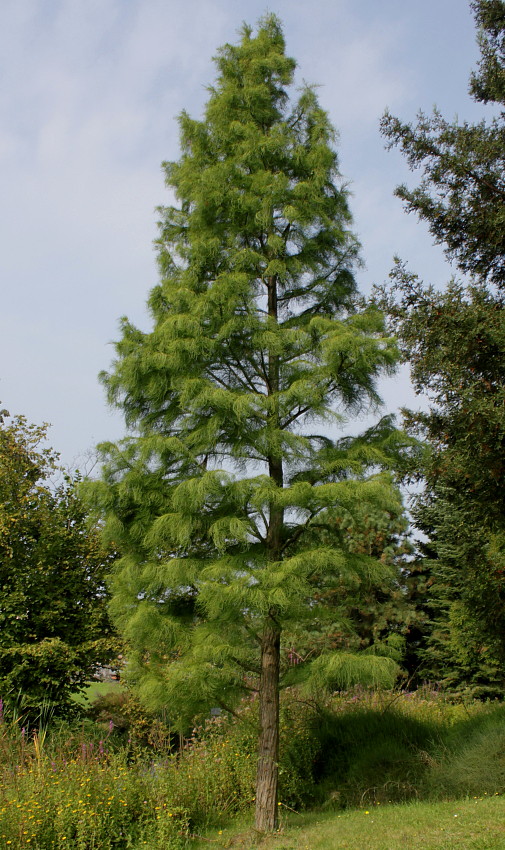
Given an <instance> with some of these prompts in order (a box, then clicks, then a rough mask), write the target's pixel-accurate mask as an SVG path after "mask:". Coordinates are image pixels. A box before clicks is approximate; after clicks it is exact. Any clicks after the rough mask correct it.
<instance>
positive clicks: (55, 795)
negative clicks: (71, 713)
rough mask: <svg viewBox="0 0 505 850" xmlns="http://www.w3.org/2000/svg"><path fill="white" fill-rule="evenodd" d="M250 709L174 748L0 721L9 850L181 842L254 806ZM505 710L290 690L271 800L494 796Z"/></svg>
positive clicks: (120, 849)
mask: <svg viewBox="0 0 505 850" xmlns="http://www.w3.org/2000/svg"><path fill="white" fill-rule="evenodd" d="M257 709H258V700H257V699H252V700H250V699H249V700H247V701H245V702H243V703H242V704H241V706H240V707H239V710H238V712H237V716H236V717H233V718H231V717H226V716H224V715H223V716H221V717H218V718H215V719H213V720H211V721H207V722H206V723H205V724H203V725H202V726H199V727H195V728H194V729H193V732H192V735H191V737H190V738H189V739H186V741H185V743H184V746H183V747H182V749H180V751H179V752H178V753H177V754H174V753H173V752H171V750H170V745H169V744H167V739H165V740H161V739H157V741H155V742H152V743H151V745H150V746H149V748H148V749H147V748H139V747H138V746H137V744H135V743H134V742H133V741H130V742H127V741H126V739H125V738H122V737H121V736H118V735H117V734H116V731H115V730H114V731H113V732H112V733H110V731H109V728H108V723H106V724H105V728H104V727H103V725H102V723H101V722H99V723H91V722H90V721H86V722H84V723H82V724H81V723H80V724H75V723H74V724H69V723H64V722H59V721H58V722H56V723H54V724H52V726H51V727H50V729H49V730H48V731H47V733H46V732H40V731H39V732H38V733H35V734H33V735H27V734H26V733H23V732H22V730H21V725H20V724H19V723H18V722H11V723H7V722H5V720H2V721H0V839H1V840H2V842H3V844H5V845H6V842H7V841H11V843H12V846H15V847H20V848H24V847H26V848H28V847H30V846H39V847H44V848H45V847H52V846H53V844H54V847H55V848H58V850H62V848H64V847H69V846H72V847H76V848H78V850H92V848H97V847H100V848H102V847H103V848H106V850H112V848H117V850H126V848H128V847H132V846H134V847H139V848H140V847H144V846H147V847H150V848H151V850H165V848H170V850H175V848H183V847H186V846H192V844H190V842H189V840H188V835H189V834H192V835H194V834H195V833H196V834H201V832H202V831H204V830H206V829H207V828H209V827H214V828H216V829H219V830H221V831H224V830H225V829H226V827H227V825H228V824H229V823H230V821H231V820H232V819H233V818H234V817H235V816H236V815H240V814H241V813H246V812H248V811H249V810H250V808H251V806H252V804H253V798H254V781H255V763H254V762H255V749H256V732H255V723H254V719H255V716H256V714H257ZM503 714H504V712H503V706H497V705H483V704H482V703H478V704H471V703H468V704H466V705H463V704H461V703H460V704H453V703H449V702H448V701H447V700H445V699H444V698H443V697H441V696H440V695H437V694H431V693H429V694H428V693H424V694H423V693H421V692H417V693H414V694H396V695H395V696H393V697H392V696H391V694H385V693H384V692H382V693H381V692H372V691H364V690H362V691H357V692H354V693H352V692H351V693H348V694H340V695H338V696H336V697H333V698H332V699H327V700H325V701H324V704H323V703H321V702H316V701H313V700H306V699H305V698H303V697H302V695H301V694H300V693H299V692H297V691H295V690H291V691H288V692H286V693H284V694H283V698H282V701H281V711H280V720H281V739H282V741H283V746H282V748H281V753H282V755H281V761H280V782H281V791H280V802H281V806H280V807H279V808H280V809H281V811H283V812H285V811H286V810H288V811H289V809H292V808H295V809H297V810H300V809H302V808H303V807H305V806H307V805H309V806H310V805H313V804H314V803H317V804H322V806H323V808H330V809H337V810H338V811H339V812H340V813H342V809H343V808H348V807H352V806H359V807H361V812H362V814H363V807H365V808H366V809H370V810H372V806H374V807H378V806H379V805H380V807H381V808H382V806H384V805H385V804H387V803H388V802H391V801H392V802H400V801H402V800H405V799H408V798H410V797H419V799H423V798H430V799H445V798H447V797H450V798H456V797H457V796H459V795H463V796H465V795H468V796H470V797H482V796H483V795H485V794H489V795H491V794H495V793H497V792H498V793H503V791H504V790H505V789H504V784H503V775H504V765H503V746H502V745H503V730H504V717H503ZM152 720H153V719H152V718H151V721H152ZM393 809H396V807H393ZM373 811H374V813H375V812H377V811H378V809H377V808H374V809H373ZM298 817H300V815H298ZM319 817H321V812H320V813H319ZM223 840H224V836H223ZM6 846H7V845H6ZM9 846H11V845H9ZM251 846H252V845H251ZM302 846H303V845H302Z"/></svg>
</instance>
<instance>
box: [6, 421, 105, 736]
mask: <svg viewBox="0 0 505 850" xmlns="http://www.w3.org/2000/svg"><path fill="white" fill-rule="evenodd" d="M8 417H9V415H8V413H7V411H5V410H4V411H2V412H1V414H0V695H1V696H2V697H3V700H4V702H19V700H21V709H22V713H23V716H25V717H27V718H28V719H30V720H35V719H36V717H37V715H38V714H39V712H40V710H41V706H44V708H45V710H46V711H48V712H49V714H51V713H53V714H61V713H63V712H65V713H66V712H68V710H69V709H71V708H72V706H74V708H75V703H73V702H72V699H71V697H72V694H75V693H76V692H78V691H79V690H80V689H81V688H82V687H83V686H84V685H85V684H86V682H87V680H88V679H89V677H90V676H91V675H92V673H93V672H94V670H95V668H96V666H97V665H98V664H100V663H106V662H108V661H110V659H111V657H112V656H113V655H114V642H113V641H112V636H113V630H112V626H111V624H110V621H109V619H108V615H107V611H106V602H107V592H106V588H105V584H104V581H105V574H106V572H107V570H108V569H109V566H110V563H111V560H112V554H111V553H110V552H108V553H107V552H104V549H103V546H102V544H101V542H100V539H99V535H98V531H97V529H91V530H89V529H88V528H87V525H86V522H87V516H86V513H85V510H84V507H83V505H82V503H81V501H80V500H79V498H78V497H77V495H76V492H75V488H74V485H73V482H72V481H70V480H69V479H67V480H66V481H64V482H63V483H61V484H60V485H59V486H57V487H51V486H50V481H49V479H50V476H51V475H56V474H57V472H58V471H59V470H58V466H57V461H58V456H57V455H56V453H55V452H53V451H52V450H51V449H49V448H43V444H44V441H45V438H46V431H47V429H46V427H45V426H40V427H37V426H34V425H28V424H27V422H26V420H25V419H24V417H21V416H19V417H16V418H14V419H11V420H10V421H9V418H8ZM116 652H117V649H116Z"/></svg>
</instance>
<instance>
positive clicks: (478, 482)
mask: <svg viewBox="0 0 505 850" xmlns="http://www.w3.org/2000/svg"><path fill="white" fill-rule="evenodd" d="M472 8H473V10H474V13H475V17H476V22H477V25H478V27H479V35H478V39H479V44H480V48H481V60H480V65H479V69H478V71H477V72H476V73H475V74H473V75H472V77H471V84H470V92H471V94H472V95H473V96H474V98H475V99H476V100H479V101H483V102H485V103H491V104H494V105H495V106H498V107H502V106H503V104H504V103H505V3H504V2H502V0H478V2H474V3H472ZM503 118H504V113H503V111H500V112H498V114H495V116H494V117H493V118H492V119H491V120H489V121H481V122H480V123H478V124H469V123H464V124H459V123H457V122H453V123H448V122H447V121H445V120H444V119H443V118H442V116H441V115H440V114H439V113H438V112H434V114H433V116H431V117H429V116H425V115H423V114H421V115H420V117H419V119H418V122H417V125H415V126H413V125H410V124H404V123H402V122H400V121H399V120H398V119H397V118H394V117H392V116H391V115H386V116H385V117H384V119H383V122H382V130H383V133H384V135H385V136H386V138H387V139H388V141H389V144H390V145H398V146H399V147H400V149H401V150H402V151H403V152H404V154H405V155H406V157H407V159H408V161H409V163H410V165H411V166H412V167H413V168H421V169H422V171H423V179H422V181H421V184H420V186H419V187H418V188H415V189H408V188H407V187H406V186H400V187H399V188H398V189H397V194H398V196H399V197H400V198H402V199H403V200H404V201H405V205H406V209H407V210H408V211H414V212H416V213H417V214H418V215H419V217H420V218H422V219H423V220H424V221H426V222H427V223H428V226H429V228H430V230H431V232H432V233H433V235H434V237H435V239H436V240H437V241H438V242H441V243H442V244H444V245H445V248H446V251H447V254H448V256H449V257H450V258H451V259H452V260H453V261H454V263H455V264H456V266H457V267H458V268H459V269H460V270H461V271H462V272H465V273H467V274H468V275H469V276H470V282H469V283H468V284H467V285H464V284H462V283H457V282H454V281H453V282H452V283H451V284H450V285H449V286H448V288H447V289H446V290H445V291H444V292H440V291H437V290H436V289H434V288H433V287H426V286H423V284H422V283H421V282H420V281H419V280H417V278H416V277H415V275H412V274H410V273H409V272H408V271H407V269H406V268H405V267H404V266H403V265H402V264H401V263H397V266H396V268H395V270H394V272H393V274H392V279H393V285H392V287H391V289H390V290H389V292H388V293H383V295H384V298H383V300H382V306H383V307H385V309H386V310H387V311H388V312H389V315H390V318H391V320H392V326H393V329H394V331H395V332H396V333H397V335H398V337H399V339H400V343H401V347H402V349H403V354H404V356H405V358H406V359H408V360H409V361H410V364H411V374H412V380H413V383H414V387H415V388H416V390H417V391H418V392H420V393H425V394H427V395H428V396H429V398H430V401H431V403H430V408H429V411H428V412H427V413H415V414H414V413H412V412H408V413H407V425H408V428H409V430H410V431H411V432H412V433H416V434H417V435H421V436H422V437H423V438H424V439H426V440H427V441H428V444H429V446H430V449H431V451H430V452H429V454H428V455H427V456H426V461H425V464H424V467H423V469H422V475H423V476H424V479H425V482H426V491H425V493H424V495H423V496H422V497H420V498H419V499H418V502H417V510H416V518H417V522H418V524H419V526H420V527H421V528H422V529H423V530H424V532H425V533H427V534H429V536H430V548H431V550H432V556H434V557H432V559H431V566H430V567H429V569H431V570H432V579H433V581H432V583H431V589H430V597H431V601H430V604H431V606H432V615H433V618H434V620H433V626H434V631H433V635H432V638H431V639H430V641H429V650H428V658H427V663H428V668H429V669H430V670H431V671H432V672H433V671H434V670H435V669H438V671H439V676H440V678H442V679H446V680H447V681H449V682H450V683H451V685H454V684H456V683H458V684H459V685H461V684H463V683H465V682H468V680H469V677H470V678H471V679H473V680H474V684H475V685H476V687H478V688H482V687H483V686H484V682H483V676H484V678H486V677H487V681H488V684H489V685H490V686H491V687H494V688H496V687H497V686H498V687H500V688H503V685H504V684H505V682H504V677H503V675H502V674H500V675H499V676H498V680H497V678H496V675H494V674H493V675H492V676H491V679H489V676H490V672H489V671H490V670H491V668H493V669H495V670H499V669H501V670H503V659H504V656H505V642H504V640H503V635H505V580H504V574H503V556H504V553H503V540H504V537H503V532H504V516H505V512H504V508H505V504H504V497H503V475H504V471H505V465H504V462H505V454H504V448H505V417H504V411H505V385H504V375H505V313H504V295H505V276H504V271H505V266H504V245H505V243H504V233H505V230H504V221H505V205H504V200H505V180H504V173H505V172H504V164H505V163H504V160H505V126H504V121H503ZM462 624H465V625H464V627H462ZM435 645H436V646H435ZM456 646H457V647H459V651H458V652H456V651H455V647H456ZM443 647H445V649H443ZM435 657H436V659H437V661H436V664H434V662H435ZM458 658H459V659H460V660H461V659H463V658H465V659H466V661H465V663H464V664H460V662H459V661H458ZM470 658H471V659H473V660H472V662H471V664H470V666H469V659H470ZM479 659H481V660H482V665H480V663H479ZM445 665H447V666H445ZM458 665H459V666H458ZM470 667H471V668H472V669H473V673H472V674H471V675H470ZM484 668H485V669H486V670H487V673H486V674H485V675H484V673H483V671H484ZM458 670H459V672H458Z"/></svg>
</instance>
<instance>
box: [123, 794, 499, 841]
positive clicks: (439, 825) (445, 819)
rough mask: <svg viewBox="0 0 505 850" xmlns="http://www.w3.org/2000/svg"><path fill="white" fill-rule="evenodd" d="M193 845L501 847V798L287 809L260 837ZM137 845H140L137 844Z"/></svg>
mask: <svg viewBox="0 0 505 850" xmlns="http://www.w3.org/2000/svg"><path fill="white" fill-rule="evenodd" d="M191 847H192V850H204V848H209V847H214V848H215V850H221V848H233V850H255V848H261V850H456V848H457V850H504V848H505V797H498V796H495V797H485V796H484V797H480V798H477V799H471V800H458V801H455V802H444V803H426V802H424V803H406V804H403V805H394V806H382V807H381V806H375V807H373V808H370V809H358V810H356V809H354V810H352V811H346V812H341V813H340V814H338V813H324V814H316V813H304V814H301V815H296V814H288V816H287V817H286V818H285V822H284V823H283V825H282V828H281V830H280V832H279V833H278V834H276V835H273V836H268V837H263V838H262V837H260V836H258V835H257V833H255V832H254V831H253V830H251V829H240V826H235V827H234V828H233V827H229V828H225V829H223V830H222V832H221V833H219V832H213V833H208V834H207V835H206V836H205V840H197V839H195V840H194V841H193V842H192V844H191ZM139 850H140V848H139Z"/></svg>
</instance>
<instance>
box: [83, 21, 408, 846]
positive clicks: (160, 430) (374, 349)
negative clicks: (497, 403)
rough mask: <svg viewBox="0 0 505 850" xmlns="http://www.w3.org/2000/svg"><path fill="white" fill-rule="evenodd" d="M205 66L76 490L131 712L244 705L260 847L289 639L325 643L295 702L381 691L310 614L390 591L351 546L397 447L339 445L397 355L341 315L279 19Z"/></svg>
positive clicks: (315, 166) (340, 256)
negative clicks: (357, 682)
mask: <svg viewBox="0 0 505 850" xmlns="http://www.w3.org/2000/svg"><path fill="white" fill-rule="evenodd" d="M216 64H217V68H218V76H217V81H216V83H215V85H214V86H213V87H212V88H210V95H209V100H208V103H207V106H206V110H205V116H204V119H203V120H202V121H197V120H193V119H192V118H190V117H189V116H188V115H187V114H185V113H184V114H183V115H182V116H181V118H180V128H181V147H182V155H181V157H180V159H179V160H178V161H177V162H170V163H165V165H164V167H165V171H166V181H167V185H168V186H169V187H170V188H171V189H173V190H174V192H175V195H176V198H177V200H178V203H177V205H176V206H169V207H166V208H163V209H162V210H161V223H160V237H159V242H158V250H159V265H160V270H161V281H160V283H159V285H158V286H156V287H155V288H154V289H153V290H152V292H151V295H150V299H149V305H150V310H151V315H152V321H153V327H152V330H151V331H149V332H148V333H143V332H141V331H140V330H138V329H137V328H135V327H133V326H132V325H131V324H130V323H129V322H128V321H127V320H124V321H123V324H122V337H121V339H120V341H119V342H118V343H117V345H116V349H117V359H116V361H115V363H114V365H113V368H112V369H111V371H110V373H108V374H105V375H104V376H103V380H104V383H105V385H106V387H107V391H108V395H109V400H110V401H111V402H112V403H113V404H114V405H117V406H118V407H119V408H120V409H121V410H122V411H123V412H124V415H125V418H126V422H127V424H128V426H129V428H130V429H131V435H130V436H129V437H127V438H126V439H125V440H123V441H122V442H121V443H119V444H116V445H113V444H107V445H104V446H103V447H102V449H103V453H104V460H105V465H104V472H103V479H102V482H101V483H99V484H95V485H93V491H94V494H95V499H96V501H97V503H98V504H99V505H100V509H101V511H102V513H103V516H104V518H105V526H106V529H107V533H108V534H109V535H110V536H111V537H112V538H113V539H114V541H115V543H116V545H117V546H118V547H119V548H120V550H121V552H122V553H123V557H122V559H121V561H120V562H119V564H118V568H117V571H116V574H115V578H114V603H113V608H114V613H115V616H116V619H117V621H118V623H119V624H120V626H121V628H122V630H123V633H124V634H125V636H126V638H127V640H128V641H129V644H130V647H131V650H130V656H129V660H130V668H131V670H132V671H133V673H132V675H134V676H136V678H137V681H138V684H139V688H140V692H141V693H142V694H143V695H144V696H145V698H146V699H148V700H151V702H156V701H157V702H158V703H162V704H164V705H167V706H168V707H169V710H170V711H171V713H172V714H173V715H174V714H180V715H185V716H187V717H189V716H191V715H195V714H196V713H198V712H207V711H209V710H210V708H211V707H212V706H216V705H220V706H222V707H223V708H225V709H233V705H234V704H235V703H236V701H237V699H239V698H240V697H241V696H243V695H244V694H246V693H248V692H250V691H251V690H253V691H257V692H258V693H259V750H258V779H257V795H256V807H257V817H256V826H257V828H258V829H259V830H262V831H264V830H271V829H274V828H275V826H276V823H277V760H278V711H279V687H280V683H281V680H282V677H283V675H284V672H285V670H286V669H287V666H288V660H287V657H288V654H289V653H288V646H289V641H292V639H293V633H294V632H293V630H294V627H295V626H296V630H299V629H300V628H302V627H303V624H306V626H307V628H309V627H310V628H312V629H313V630H314V629H316V630H318V633H319V635H320V636H322V637H321V639H320V640H319V642H318V646H319V647H320V649H319V654H318V656H317V658H316V660H315V662H314V664H313V665H312V668H311V667H310V665H309V663H308V662H307V663H306V664H305V665H298V667H299V668H300V669H299V670H298V671H297V672H298V674H299V675H300V676H301V677H302V678H305V679H306V680H307V682H310V679H311V676H312V677H313V681H314V682H323V681H324V682H327V683H328V684H329V686H330V687H336V686H337V685H338V684H339V683H340V682H343V681H346V682H349V681H350V679H349V676H351V678H352V677H353V676H358V677H359V676H361V677H362V678H363V677H365V678H366V677H368V679H369V680H370V681H372V680H375V679H376V678H377V677H379V678H380V677H381V676H382V677H387V676H389V677H391V675H392V674H393V673H394V664H392V662H391V661H390V660H389V659H386V658H382V659H381V658H379V659H374V658H372V657H371V656H369V657H363V659H362V660H361V661H359V659H354V661H353V659H352V657H351V656H350V655H349V654H347V655H345V656H342V655H338V656H336V655H335V654H332V652H331V651H330V646H331V640H330V637H329V636H330V635H331V633H332V630H333V631H334V630H335V628H336V626H335V623H336V621H338V618H339V616H340V615H339V613H338V611H337V609H336V607H335V606H334V605H332V604H330V605H326V604H325V600H326V599H330V600H332V599H333V598H334V594H333V592H332V591H333V590H334V589H335V588H338V589H340V590H341V589H342V588H343V587H345V586H346V585H348V586H352V587H353V588H354V590H356V588H357V587H358V586H359V585H360V583H361V584H363V585H366V586H367V587H368V586H369V585H370V584H371V583H373V582H377V581H380V580H381V579H382V577H383V575H384V572H385V571H386V570H387V567H386V565H385V564H384V563H381V562H380V561H379V560H378V559H374V557H372V556H370V555H369V554H367V553H363V552H356V551H355V548H354V549H353V547H352V546H350V545H349V528H351V526H352V524H353V516H354V513H355V512H356V510H357V508H358V507H359V510H360V512H361V514H360V515H363V511H365V513H366V506H367V505H369V507H370V515H372V514H373V513H374V512H379V513H381V515H384V514H388V513H390V514H391V516H398V513H399V512H400V511H401V500H400V497H399V494H398V491H397V489H396V488H395V487H394V485H393V483H392V479H391V476H390V473H389V472H388V471H387V469H388V467H389V466H390V464H391V462H392V457H393V455H394V454H395V447H396V444H397V442H398V438H397V435H396V432H394V430H393V429H392V427H391V425H390V423H389V422H387V421H382V422H381V424H380V426H378V427H377V428H376V429H371V430H370V431H369V432H368V433H367V434H366V435H365V436H363V437H361V438H360V439H351V438H346V439H344V440H340V441H338V440H335V431H336V429H337V427H338V426H340V425H341V424H342V423H343V421H344V418H345V417H346V416H348V415H349V414H358V413H362V412H363V411H364V410H366V409H369V408H370V406H375V405H377V404H378V403H379V402H380V399H379V397H378V394H377V389H376V380H377V378H378V377H379V376H380V375H381V374H383V373H384V372H388V371H389V370H391V369H392V368H393V367H394V364H395V362H396V358H397V352H396V348H395V345H394V342H393V341H392V340H391V339H390V338H389V337H388V336H387V335H386V334H385V332H384V326H383V320H382V316H381V314H380V313H379V312H378V311H377V310H375V309H372V308H370V309H361V308H358V300H357V292H356V285H355V280H354V276H353V270H354V268H355V266H356V263H357V261H358V244H357V241H356V239H355V237H354V236H353V234H352V232H351V230H350V223H351V216H350V213H349V208H348V203H347V193H346V191H345V188H344V187H343V184H342V180H341V177H340V174H339V171H338V163H337V156H336V153H335V150H334V147H333V142H334V131H333V129H332V127H331V125H330V123H329V121H328V117H327V115H326V113H325V112H324V111H323V110H322V109H321V108H320V106H319V105H318V102H317V99H316V96H315V94H314V91H313V90H312V89H311V88H307V87H305V88H304V89H303V90H302V91H301V93H300V95H299V97H298V98H297V99H296V100H295V101H294V102H293V103H291V102H290V98H289V87H290V86H291V84H292V82H293V74H294V69H295V62H294V61H293V60H292V59H290V58H288V57H287V56H286V55H285V48H284V39H283V35H282V31H281V27H280V24H279V22H278V20H277V19H276V18H275V17H273V16H269V17H267V18H265V19H263V20H262V21H260V23H259V26H258V30H257V33H256V34H255V35H253V33H252V31H251V30H250V29H249V28H248V27H244V28H243V30H242V33H241V40H240V43H239V44H238V45H237V46H232V45H225V46H224V47H223V48H221V50H220V51H219V53H218V56H217V59H216ZM317 422H319V423H323V424H319V425H317V424H316V423H317ZM324 635H328V641H327V644H325V640H324ZM284 636H286V638H285V637H284ZM314 656H315V654H314ZM301 668H303V670H302V669H301ZM350 670H351V671H353V672H351V673H350V672H349V671H350Z"/></svg>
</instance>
